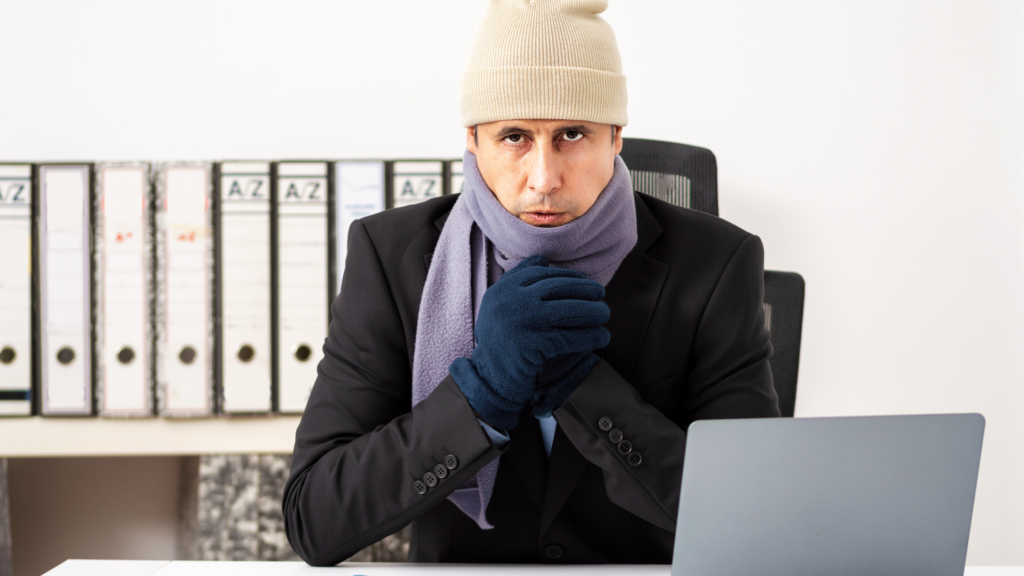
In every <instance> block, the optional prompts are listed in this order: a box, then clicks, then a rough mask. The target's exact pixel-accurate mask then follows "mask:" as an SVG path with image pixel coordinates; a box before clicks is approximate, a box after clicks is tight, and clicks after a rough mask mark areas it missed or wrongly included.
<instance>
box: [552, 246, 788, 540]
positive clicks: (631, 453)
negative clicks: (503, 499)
mask: <svg viewBox="0 0 1024 576" xmlns="http://www.w3.org/2000/svg"><path fill="white" fill-rule="evenodd" d="M763 296H764V249H763V248H762V246H761V241H760V239H758V238H757V237H756V236H749V237H747V238H746V240H744V241H743V242H742V243H741V244H740V245H739V247H738V248H737V249H736V251H735V252H734V254H733V256H732V258H731V259H730V261H729V263H728V264H727V265H726V266H725V268H724V270H723V272H722V275H721V277H720V278H719V280H718V283H717V285H716V287H715V289H714V291H713V292H712V293H711V296H710V298H709V300H708V302H707V304H706V306H705V309H704V313H703V315H702V317H701V319H700V321H699V323H698V326H697V329H696V337H695V340H694V344H693V349H692V350H691V351H690V354H691V359H692V360H691V369H690V372H689V374H688V375H687V376H686V379H685V381H684V382H681V383H680V386H681V387H683V389H685V409H684V412H683V416H682V417H681V418H677V419H676V420H672V419H670V418H669V417H668V416H666V415H665V414H663V413H662V412H661V411H660V410H658V409H657V408H654V407H653V406H650V405H649V404H645V403H644V401H643V399H642V398H641V397H640V394H639V393H638V392H637V391H636V389H635V388H633V386H632V385H631V384H630V383H629V382H627V381H626V380H625V379H624V378H623V377H622V376H621V375H620V374H618V373H617V372H616V371H615V369H613V368H612V367H611V365H609V364H608V363H607V362H605V361H604V360H602V361H601V362H600V363H598V365H597V366H596V367H595V368H594V370H593V371H592V372H591V373H590V375H589V376H588V377H587V379H586V380H584V381H583V383H581V384H580V386H579V387H578V388H577V389H576V391H575V392H574V393H573V394H572V395H571V396H570V397H569V399H568V400H567V401H566V402H565V403H564V404H563V405H562V406H561V407H560V408H559V409H558V410H556V411H555V412H554V416H555V419H556V420H557V421H558V424H559V426H561V427H562V428H563V430H564V432H565V434H566V436H568V437H569V439H570V440H571V441H572V443H573V444H574V445H575V446H576V449H577V450H579V451H580V452H581V453H582V454H583V456H584V457H585V458H586V459H587V460H589V461H590V462H591V463H593V464H595V465H596V466H599V467H600V468H601V469H602V471H603V472H604V479H605V489H606V491H607V494H608V497H609V498H610V499H611V501H612V502H615V503H616V504H617V505H619V506H621V507H622V508H625V509H626V510H629V511H630V512H632V513H634V514H636V515H637V516H639V517H641V518H643V519H644V520H646V521H648V522H650V523H652V524H654V525H655V526H658V527H660V528H663V529H665V530H670V531H673V532H674V531H675V525H676V515H677V514H678V508H679V490H680V484H681V481H682V473H683V453H684V450H685V447H686V428H687V427H688V426H689V425H690V423H692V422H694V421H696V420H705V419H717V418H757V417H777V416H779V415H780V414H779V407H778V397H777V396H776V394H775V389H774V386H773V384H772V373H771V370H770V368H769V366H768V359H769V358H770V357H771V353H772V346H771V342H770V340H769V337H768V330H767V328H766V327H765V317H764V309H763V307H762V299H763ZM666 297H668V298H671V295H669V294H663V295H662V298H666ZM613 313H614V312H613ZM665 353H666V354H671V353H673V351H672V350H670V349H666V350H665ZM604 419H607V420H604ZM602 424H603V426H602ZM615 431H618V432H615ZM619 433H621V436H622V440H623V441H622V442H621V443H617V442H615V441H614V440H616V439H617V438H618V434H619ZM613 434H614V436H613Z"/></svg>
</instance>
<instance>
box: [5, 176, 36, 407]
mask: <svg viewBox="0 0 1024 576" xmlns="http://www.w3.org/2000/svg"><path fill="white" fill-rule="evenodd" d="M0 246H2V247H3V249H2V250H0V416H28V415H30V414H31V413H32V257H31V254H32V166H31V165H29V164H19V165H13V164H11V165H2V164H0Z"/></svg>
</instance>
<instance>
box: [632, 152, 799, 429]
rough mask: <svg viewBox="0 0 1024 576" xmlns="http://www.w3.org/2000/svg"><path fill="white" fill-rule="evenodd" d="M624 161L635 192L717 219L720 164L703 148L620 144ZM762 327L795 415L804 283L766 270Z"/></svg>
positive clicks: (781, 390)
mask: <svg viewBox="0 0 1024 576" xmlns="http://www.w3.org/2000/svg"><path fill="white" fill-rule="evenodd" d="M620 156H622V160H623V161H624V162H625V163H626V166H627V167H628V168H629V175H630V177H631V178H632V179H633V188H634V189H635V190H636V191H637V192H642V193H644V194H649V195H651V196H654V197H655V198H658V199H661V200H664V201H666V202H669V203H671V204H675V205H676V206H682V207H683V208H691V209H693V210H700V211H701V212H706V213H708V214H712V215H714V216H718V165H717V164H716V162H715V155H714V153H712V152H711V150H708V149H707V148H700V147H698V146H689V145H687V144H676V143H675V142H662V141H659V140H644V139H642V138H623V139H622V153H621V154H620ZM764 311H765V324H766V325H767V326H768V331H769V333H770V334H771V339H772V348H774V354H773V355H772V359H771V360H770V361H769V364H770V365H771V369H772V379H773V381H774V383H775V392H776V393H777V394H778V395H779V410H780V411H781V412H782V415H783V416H785V417H792V416H793V409H794V407H795V405H796V381H797V373H798V371H799V368H800V337H801V334H802V329H803V317H804V279H803V277H801V276H800V275H799V274H797V273H795V272H776V271H774V270H765V271H764Z"/></svg>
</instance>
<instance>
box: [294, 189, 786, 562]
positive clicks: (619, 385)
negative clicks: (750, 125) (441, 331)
mask: <svg viewBox="0 0 1024 576" xmlns="http://www.w3.org/2000/svg"><path fill="white" fill-rule="evenodd" d="M635 196H636V198H635V200H636V210H637V227H638V235H639V240H638V242H637V245H636V247H635V248H634V249H633V250H632V251H631V252H630V253H629V254H628V255H627V256H626V258H625V260H624V261H623V262H622V265H621V266H620V268H619V269H618V271H617V272H616V273H615V276H614V278H612V280H611V282H610V283H609V284H608V286H607V296H606V298H605V301H606V302H607V303H608V306H609V307H610V308H611V320H610V321H609V322H608V324H607V327H608V329H609V331H610V332H611V344H609V346H608V347H607V348H604V349H602V350H600V351H598V353H599V355H600V356H601V357H602V360H601V362H600V363H599V364H598V365H597V367H595V368H594V370H593V371H592V372H591V374H590V375H589V376H588V377H587V379H586V380H584V381H583V383H582V384H580V386H579V388H577V390H576V391H575V392H574V393H573V395H572V396H571V397H570V398H569V399H568V400H567V401H566V402H565V404H563V405H562V407H561V408H559V409H558V410H556V411H555V412H554V416H555V419H556V420H557V421H558V431H557V433H556V436H555V439H554V445H553V447H552V451H551V456H550V459H548V458H547V457H546V456H545V454H544V449H543V446H542V441H541V434H540V429H539V426H538V424H537V421H536V420H535V419H534V418H533V417H532V416H530V415H529V412H527V413H525V415H524V416H523V418H522V419H521V420H520V423H519V426H517V427H516V428H515V429H513V430H511V431H510V436H511V441H510V442H509V443H508V444H506V445H505V446H504V447H502V448H501V449H499V448H496V447H495V446H494V445H492V443H491V442H490V440H489V439H488V437H487V436H486V434H485V433H484V431H483V430H482V429H481V427H480V425H479V424H478V422H477V419H476V417H475V415H474V413H473V411H472V409H471V408H470V406H469V404H468V403H467V402H466V399H465V397H463V395H462V393H461V391H460V390H459V388H458V386H457V385H456V384H455V382H454V380H452V378H451V377H450V376H449V377H448V378H446V379H445V380H444V381H443V382H441V384H440V385H439V386H438V387H437V389H436V390H435V391H434V392H433V393H432V394H431V395H430V396H429V397H428V398H427V399H426V400H424V401H423V402H421V403H420V404H418V405H416V406H415V407H413V406H411V396H412V393H411V381H412V360H413V350H414V345H415V335H416V321H417V315H418V312H419V304H420V297H421V295H422V292H423V286H424V283H425V282H426V278H427V270H428V268H429V263H430V256H431V254H432V252H433V250H434V246H435V245H436V243H437V240H438V237H439V236H440V232H441V228H442V227H443V225H444V221H445V219H446V218H447V215H448V212H449V211H450V210H451V207H452V205H453V204H454V202H455V200H456V197H454V196H446V197H442V198H438V199H435V200H431V201H428V202H425V203H422V204H419V205H416V206H411V207H407V208H401V209H396V210H389V211H386V212H383V213H380V214H376V215H374V216H370V217H367V218H365V219H363V220H359V221H356V222H354V223H353V224H352V227H351V229H350V231H349V240H348V256H347V260H346V264H345V275H344V279H343V282H342V287H341V293H340V295H339V296H338V297H337V298H336V299H335V301H334V302H333V304H332V307H331V312H332V318H333V320H332V322H331V325H330V331H329V335H328V338H327V340H326V343H325V344H324V354H325V356H324V359H323V360H322V361H321V362H320V365H319V367H318V376H317V380H316V383H315V384H314V386H313V390H312V393H311V395H310V399H309V402H308V404H307V406H306V410H305V413H304V414H303V416H302V421H301V423H300V424H299V428H298V431H297V433H296V439H295V451H294V455H293V460H292V471H291V477H290V478H289V480H288V483H287V485H286V487H285V493H284V502H283V509H284V518H285V529H286V533H287V535H288V540H289V542H290V543H291V545H292V548H294V549H295V551H296V552H297V553H298V554H299V556H301V557H302V558H303V559H304V560H306V562H309V563H310V564H314V565H331V564H336V563H338V562H340V561H342V560H344V559H345V558H348V557H349V556H351V555H352V554H354V553H355V552H357V551H359V550H360V549H362V548H363V547H365V546H367V545H369V544H372V543H373V542H376V541H377V540H380V539H381V538H382V537H384V536H387V535H388V534H392V533H394V532H396V531H398V530H400V529H402V528H403V527H404V526H406V525H408V524H409V523H410V522H411V523H412V527H413V531H412V543H411V550H410V560H412V561H436V562H504V563H538V562H564V563H637V564H641V563H670V562H671V558H672V546H673V533H674V530H675V522H676V514H677V509H678V503H679V488H680V480H681V477H682V467H683V451H684V447H685V443H686V429H687V427H688V426H689V425H690V423H692V422H693V421H695V420H699V419H709V418H747V417H767V416H778V415H779V409H778V400H777V396H776V394H775V391H774V388H773V387H772V376H771V371H770V369H769V366H768V359H769V357H770V356H771V350H772V349H771V343H770V342H769V338H768V331H767V330H766V328H765V318H764V312H763V308H762V305H761V302H762V292H763V276H762V275H763V248H762V246H761V241H760V240H759V239H758V238H757V237H756V236H753V235H750V234H748V233H746V232H744V231H743V230H740V229H739V228H737V227H736V226H733V225H731V224H729V223H728V222H726V221H724V220H721V219H719V218H716V217H714V216H709V215H707V214H703V213H700V212H696V211H692V210H686V209H683V208H678V207H675V206H672V205H670V204H668V203H665V202H663V201H660V200H657V199H654V198H651V197H649V196H644V195H641V194H636V195H635ZM604 417H607V418H610V419H611V421H612V423H613V426H614V429H616V430H620V431H621V432H622V434H623V436H624V437H625V439H626V440H627V441H629V442H630V443H631V445H632V453H639V455H640V456H639V463H638V464H637V465H631V463H630V462H629V461H628V455H624V454H620V452H619V450H618V449H617V446H616V444H614V443H612V442H611V441H610V440H609V433H608V432H606V431H604V430H602V429H601V426H600V425H599V422H600V420H601V419H602V418H604ZM448 456H454V458H453V459H452V458H448V459H447V463H448V464H452V463H454V464H456V466H455V467H454V468H453V469H451V470H450V472H448V473H447V476H446V477H445V478H443V479H440V480H439V481H438V483H437V484H436V485H435V486H433V487H430V488H429V489H428V490H427V491H426V493H425V494H420V493H419V492H418V491H417V490H416V489H415V487H416V482H417V481H422V480H423V478H424V475H425V474H426V473H427V472H430V471H431V470H433V469H434V467H435V466H437V465H438V464H439V463H440V464H444V463H445V460H446V457H448ZM494 458H501V461H500V464H499V469H498V477H497V480H496V482H495V486H494V494H493V497H492V499H491V502H490V506H489V507H488V509H487V518H488V520H489V521H490V522H491V523H492V524H494V526H495V528H494V529H492V530H481V529H480V528H478V527H477V525H476V524H475V523H474V522H473V521H472V520H470V519H469V518H468V517H467V516H465V515H464V514H463V513H462V512H461V511H459V510H458V509H457V508H456V507H455V506H454V505H453V504H452V503H451V502H449V501H448V500H447V499H446V498H447V496H448V494H450V493H451V492H452V491H453V490H454V489H455V488H456V487H457V486H459V485H460V484H462V483H463V482H464V481H465V480H467V479H469V478H471V477H472V476H473V475H474V474H476V472H477V471H478V470H479V469H480V468H481V467H482V466H483V465H484V464H486V463H487V462H489V461H491V460H493V459H494ZM633 458H634V461H636V459H637V457H636V456H633ZM421 488H422V487H421Z"/></svg>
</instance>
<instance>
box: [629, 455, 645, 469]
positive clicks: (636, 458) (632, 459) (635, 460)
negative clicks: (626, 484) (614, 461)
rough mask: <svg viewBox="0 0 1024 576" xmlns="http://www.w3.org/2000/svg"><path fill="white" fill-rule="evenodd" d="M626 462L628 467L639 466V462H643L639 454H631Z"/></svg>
mask: <svg viewBox="0 0 1024 576" xmlns="http://www.w3.org/2000/svg"><path fill="white" fill-rule="evenodd" d="M626 460H627V461H628V462H629V465H630V466H639V465H640V462H641V461H643V457H641V456H640V453H639V452H633V453H631V454H630V455H629V458H627V459H626Z"/></svg>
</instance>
